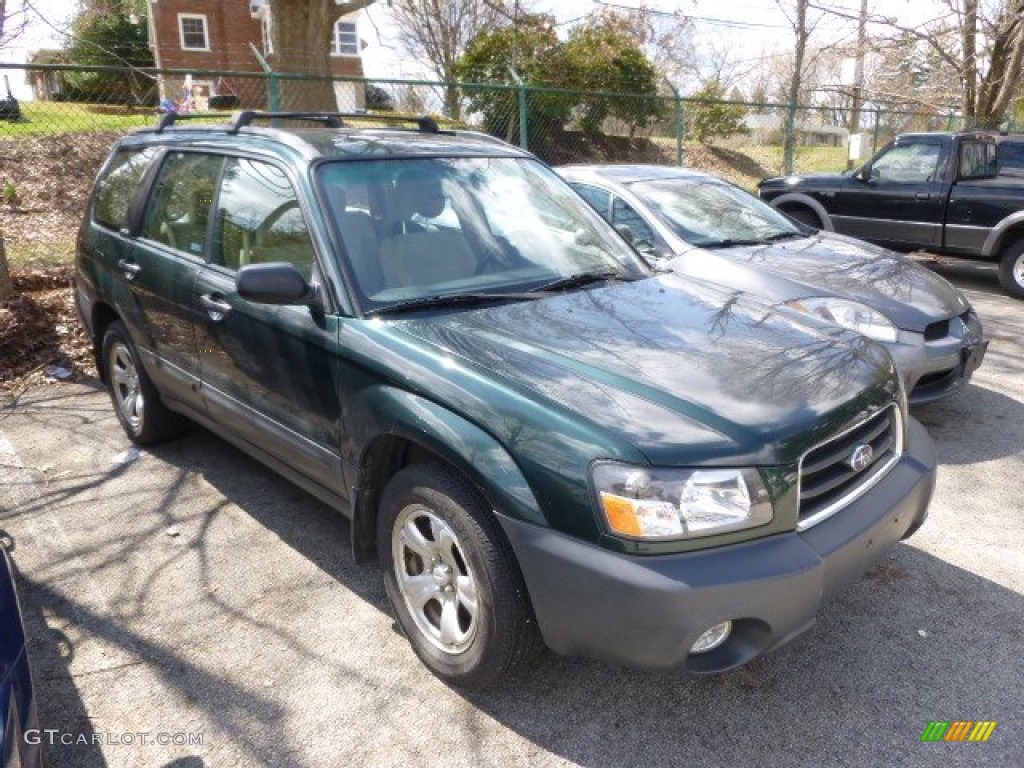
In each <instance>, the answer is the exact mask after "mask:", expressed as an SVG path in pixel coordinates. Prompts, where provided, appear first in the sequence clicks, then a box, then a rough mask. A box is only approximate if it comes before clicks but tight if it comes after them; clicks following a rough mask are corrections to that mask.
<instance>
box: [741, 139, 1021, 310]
mask: <svg viewBox="0 0 1024 768" xmlns="http://www.w3.org/2000/svg"><path fill="white" fill-rule="evenodd" d="M1022 142H1024V137H1016V136H1015V137H1006V136H994V135H992V134H986V133H912V134H905V135H903V136H898V137H897V138H895V139H894V140H893V141H891V142H890V143H889V144H887V145H886V146H885V147H884V148H883V149H882V150H881V151H879V152H878V153H877V154H876V155H875V156H874V157H872V158H871V159H870V160H868V161H867V162H866V163H865V164H864V165H863V166H861V167H860V168H857V169H855V170H852V171H847V172H845V173H819V174H807V175H802V176H780V177H775V178H770V179H764V180H763V181H761V182H760V184H758V194H759V195H760V196H761V198H762V199H763V200H766V201H767V202H769V203H771V204H772V205H773V206H775V207H776V208H778V209H779V210H781V211H783V212H785V213H787V214H789V215H790V216H791V217H792V218H794V219H797V220H798V221H800V222H802V223H804V224H808V225H810V226H813V227H817V228H819V229H824V230H828V231H830V232H839V233H841V234H846V235H851V236H853V237H858V238H862V239H864V240H870V241H871V242H874V243H878V244H879V245H884V246H886V247H888V248H892V249H894V250H900V251H912V250H919V249H921V250H928V251H934V252H937V253H945V254H950V255H955V256H956V255H959V256H972V257H980V258H985V259H993V260H998V261H999V281H1000V283H1001V284H1002V285H1003V287H1004V288H1005V289H1006V291H1007V292H1008V293H1010V294H1011V295H1013V296H1016V297H1017V298H1024V177H1022V175H1021V174H1020V173H1019V172H1018V173H1014V172H1012V170H1011V169H1010V168H1009V166H1010V165H1012V164H1013V162H1015V160H1014V158H1017V156H1018V155H1019V154H1020V150H1021V143H1022ZM1004 165H1005V166H1006V168H1004V167H1003V166H1004ZM1017 170H1018V171H1019V169H1017Z"/></svg>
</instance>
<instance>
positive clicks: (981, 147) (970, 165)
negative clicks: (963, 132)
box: [959, 141, 996, 179]
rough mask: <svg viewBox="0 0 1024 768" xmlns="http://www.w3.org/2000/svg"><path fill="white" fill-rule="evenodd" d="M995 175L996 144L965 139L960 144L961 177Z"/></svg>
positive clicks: (970, 177)
mask: <svg viewBox="0 0 1024 768" xmlns="http://www.w3.org/2000/svg"><path fill="white" fill-rule="evenodd" d="M995 175H996V145H995V144H992V143H988V142H981V141H966V142H964V143H963V144H961V145H960V173H959V177H960V178H961V179H983V178H987V177H989V176H995Z"/></svg>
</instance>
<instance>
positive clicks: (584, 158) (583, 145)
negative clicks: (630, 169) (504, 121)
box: [530, 131, 675, 165]
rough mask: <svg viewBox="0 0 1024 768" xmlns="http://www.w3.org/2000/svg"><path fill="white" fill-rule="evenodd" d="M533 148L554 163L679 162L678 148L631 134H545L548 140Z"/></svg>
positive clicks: (662, 163)
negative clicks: (591, 135)
mask: <svg viewBox="0 0 1024 768" xmlns="http://www.w3.org/2000/svg"><path fill="white" fill-rule="evenodd" d="M530 149H531V150H532V151H533V152H535V153H536V154H537V156H538V157H540V159H541V160H544V161H545V162H546V163H550V164H551V165H564V164H567V163H627V162H628V163H654V164H656V165H671V164H674V163H675V149H674V148H673V149H672V151H671V152H670V151H669V150H667V149H666V148H665V147H663V146H660V145H658V144H656V143H654V142H653V141H651V140H650V139H646V138H642V137H637V138H632V139H631V138H629V137H628V136H596V137H589V136H585V135H584V134H582V133H579V132H573V131H566V132H563V133H559V134H557V135H552V136H549V137H545V141H544V144H543V145H541V146H537V147H530Z"/></svg>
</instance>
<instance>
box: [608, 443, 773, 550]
mask: <svg viewBox="0 0 1024 768" xmlns="http://www.w3.org/2000/svg"><path fill="white" fill-rule="evenodd" d="M591 479H592V482H593V485H594V490H595V491H596V493H597V502H598V505H599V506H600V508H601V511H602V513H603V514H604V518H605V521H606V522H607V523H608V527H609V528H610V529H611V531H612V532H613V533H615V534H616V535H618V536H625V537H627V538H631V539H659V540H663V539H684V538H685V539H689V538H696V537H699V536H714V535H716V534H720V533H728V532H730V531H738V530H742V529H744V528H754V527H756V526H759V525H765V524H767V523H770V522H771V520H772V505H771V501H770V500H769V498H768V490H767V489H766V488H765V485H764V482H763V481H762V480H761V474H760V473H759V472H758V471H757V470H756V469H752V468H746V469H653V468H646V467H635V466H630V465H628V464H616V463H613V462H602V463H599V464H595V465H594V466H593V469H592V470H591Z"/></svg>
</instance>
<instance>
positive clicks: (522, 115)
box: [508, 65, 530, 149]
mask: <svg viewBox="0 0 1024 768" xmlns="http://www.w3.org/2000/svg"><path fill="white" fill-rule="evenodd" d="M508 73H509V74H510V75H512V79H513V80H514V81H515V84H516V93H517V94H519V146H520V147H522V148H523V149H529V148H530V140H529V138H527V131H528V130H529V125H528V122H529V118H528V117H527V116H526V115H527V109H526V85H525V84H524V83H523V81H522V80H521V79H520V78H519V75H517V74H516V71H515V70H514V69H512V66H511V65H509V68H508Z"/></svg>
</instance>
